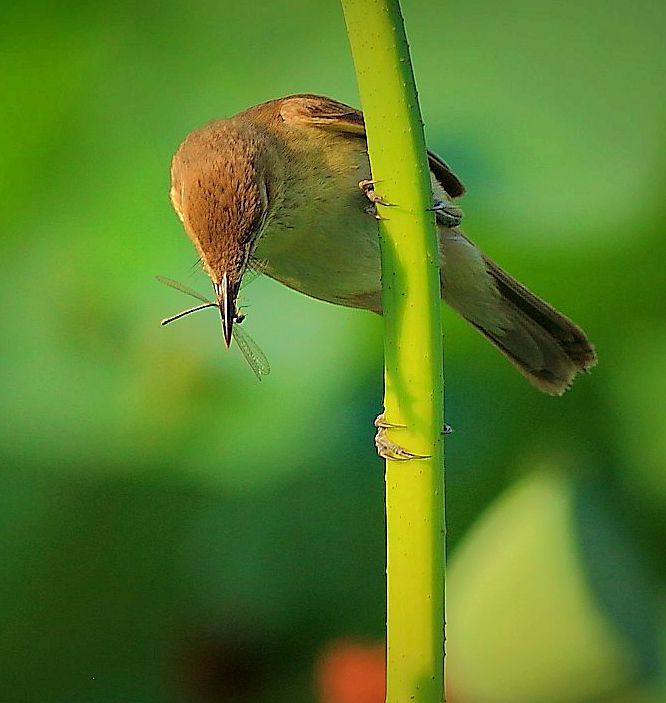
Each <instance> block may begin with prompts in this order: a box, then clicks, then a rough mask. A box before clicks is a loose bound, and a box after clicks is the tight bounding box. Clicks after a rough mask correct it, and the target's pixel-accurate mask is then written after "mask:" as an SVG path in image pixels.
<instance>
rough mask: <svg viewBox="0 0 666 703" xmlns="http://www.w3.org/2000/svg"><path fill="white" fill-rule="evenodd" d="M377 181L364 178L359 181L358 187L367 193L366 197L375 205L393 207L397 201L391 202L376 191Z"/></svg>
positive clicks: (364, 193)
mask: <svg viewBox="0 0 666 703" xmlns="http://www.w3.org/2000/svg"><path fill="white" fill-rule="evenodd" d="M376 183H379V181H369V180H363V181H359V182H358V187H359V188H360V189H361V192H362V193H363V195H365V197H366V198H367V199H368V200H369V201H370V202H371V203H372V204H373V205H384V206H385V207H392V206H393V205H394V204H395V203H389V202H388V201H387V200H384V198H382V196H381V195H379V194H377V193H375V184H376Z"/></svg>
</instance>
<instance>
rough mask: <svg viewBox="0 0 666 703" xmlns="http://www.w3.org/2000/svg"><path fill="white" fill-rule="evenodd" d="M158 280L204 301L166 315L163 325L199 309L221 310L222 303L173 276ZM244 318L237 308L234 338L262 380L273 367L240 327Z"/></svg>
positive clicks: (158, 277)
mask: <svg viewBox="0 0 666 703" xmlns="http://www.w3.org/2000/svg"><path fill="white" fill-rule="evenodd" d="M157 280H158V281H159V282H160V283H163V284H164V285H165V286H169V288H175V289H176V290H179V291H180V292H181V293H185V294H186V295H189V296H191V297H192V298H196V299H197V300H200V301H201V303H202V304H201V305H195V306H194V307H192V308H188V309H187V310H183V311H182V312H179V313H177V314H176V315H171V317H165V318H164V319H163V320H162V321H161V323H160V324H161V325H168V324H169V323H170V322H173V321H174V320H178V319H180V318H181V317H185V315H189V314H190V313H193V312H198V311H199V310H205V309H206V308H217V309H218V310H220V303H214V302H213V301H212V300H209V299H208V298H206V296H204V295H201V293H198V292H197V291H195V290H194V289H192V288H189V287H188V286H186V285H184V284H182V283H179V282H178V281H174V280H173V279H171V278H166V277H165V276H157ZM245 283H247V281H245ZM244 319H245V314H244V313H243V312H241V311H240V310H239V309H236V311H235V315H234V322H235V323H236V326H235V327H234V333H233V339H234V340H235V341H236V345H237V346H238V348H239V349H240V351H241V354H242V355H243V356H244V357H245V361H247V363H248V365H249V366H250V368H251V369H252V371H253V372H254V375H255V376H256V377H257V378H258V379H259V380H260V381H261V379H262V376H268V374H269V373H270V371H271V367H270V364H269V363H268V359H267V358H266V355H265V354H264V352H263V351H261V348H260V347H259V345H258V344H257V343H256V342H255V341H254V339H252V337H250V335H249V334H248V333H247V332H245V331H244V330H242V329H241V328H240V327H238V325H239V324H240V323H241V322H243V320H244Z"/></svg>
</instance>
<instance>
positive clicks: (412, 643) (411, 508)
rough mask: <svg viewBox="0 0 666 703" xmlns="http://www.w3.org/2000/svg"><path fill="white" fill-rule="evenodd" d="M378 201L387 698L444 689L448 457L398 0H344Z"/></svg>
mask: <svg viewBox="0 0 666 703" xmlns="http://www.w3.org/2000/svg"><path fill="white" fill-rule="evenodd" d="M341 2H342V7H343V10H344V14H345V20H346V23H347V32H348V35H349V40H350V43H351V48H352V54H353V57H354V63H355V66H356V75H357V79H358V87H359V93H360V97H361V103H362V106H363V110H364V112H365V122H366V129H367V136H368V148H369V154H370V164H371V167H372V177H373V179H374V180H376V181H377V183H376V184H375V191H376V192H377V193H378V194H379V195H381V197H382V198H383V199H384V200H386V201H387V202H389V203H392V204H393V206H392V207H385V206H382V205H378V207H377V209H378V213H379V215H380V216H381V217H382V218H385V219H382V220H380V222H379V229H380V238H381V249H382V286H383V293H382V302H383V309H384V325H385V332H384V338H385V398H384V407H385V412H386V420H387V421H388V422H390V423H393V424H395V425H404V426H405V428H404V429H391V430H389V438H390V439H391V440H392V441H393V442H394V443H396V444H398V445H400V446H401V447H403V448H404V449H406V450H408V451H410V452H413V453H416V454H421V455H427V456H428V457H429V458H427V459H412V460H410V461H387V462H386V519H387V696H386V700H387V703H409V702H410V701H415V702H416V703H441V701H442V700H444V691H443V689H444V681H443V678H444V676H443V664H444V572H445V523H444V461H443V459H444V457H443V440H442V435H441V431H442V427H443V414H444V407H443V406H444V401H443V395H444V394H443V383H444V380H443V373H442V341H441V340H442V334H441V321H440V284H439V264H438V262H439V251H438V246H437V237H436V229H435V219H434V215H433V213H432V212H431V211H429V208H432V192H431V186H430V178H429V172H428V165H427V159H426V149H425V139H424V135H423V124H422V121H421V114H420V110H419V104H418V98H417V94H416V87H415V83H414V76H413V72H412V65H411V60H410V56H409V47H408V45H407V39H406V36H405V30H404V25H403V20H402V15H401V12H400V5H399V2H398V0H341Z"/></svg>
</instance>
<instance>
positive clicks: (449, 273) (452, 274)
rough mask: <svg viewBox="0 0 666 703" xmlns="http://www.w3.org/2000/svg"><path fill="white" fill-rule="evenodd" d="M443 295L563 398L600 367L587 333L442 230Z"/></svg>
mask: <svg viewBox="0 0 666 703" xmlns="http://www.w3.org/2000/svg"><path fill="white" fill-rule="evenodd" d="M440 235H441V237H440V241H441V249H442V262H441V271H442V295H443V297H444V299H445V301H446V302H447V303H448V304H449V305H451V307H453V308H454V309H455V310H456V311H457V312H459V313H460V314H461V315H462V316H463V317H464V318H465V319H466V320H467V321H468V322H470V323H471V324H472V325H474V327H476V328H477V329H478V330H479V331H480V332H481V333H482V334H483V335H484V336H485V337H486V338H487V339H489V340H490V341H491V342H492V343H493V344H494V345H495V346H496V347H497V348H498V349H499V350H500V351H501V352H502V353H503V354H504V355H505V356H506V357H507V358H508V359H509V361H510V362H511V363H512V364H513V365H514V366H515V367H516V368H517V369H518V370H519V371H520V373H522V374H523V376H525V377H526V378H527V379H528V381H530V383H532V384H533V385H534V386H536V387H537V388H539V390H542V391H544V392H546V393H550V394H551V395H561V394H562V393H564V391H565V390H567V388H569V386H570V385H571V383H572V382H573V380H574V377H575V376H576V374H577V373H579V372H581V371H588V370H589V369H591V368H592V367H593V366H594V365H595V364H596V363H597V355H596V352H595V350H594V347H593V346H592V344H590V342H589V340H588V339H587V337H586V335H585V332H583V330H582V329H580V327H578V326H577V325H575V324H574V323H573V322H572V321H571V320H569V319H568V318H566V317H565V316H564V315H562V314H561V313H559V312H558V311H557V310H555V308H553V307H552V306H550V305H549V304H548V303H546V302H545V301H543V300H541V298H539V297H537V296H536V295H534V293H532V292H530V291H529V290H527V288H525V287H524V286H523V285H521V284H520V283H518V281H516V280H515V279H514V278H512V277H511V276H510V275H509V274H508V273H506V271H504V270H503V269H501V268H500V267H499V266H498V265H497V264H496V263H495V262H494V261H492V260H491V259H489V258H488V257H487V256H485V255H484V254H483V253H482V252H481V251H480V250H479V249H477V248H476V246H475V245H474V244H473V243H472V242H471V241H470V240H469V239H467V238H466V237H465V235H464V234H463V233H462V232H460V230H457V229H453V230H448V231H445V232H442V231H441V230H440Z"/></svg>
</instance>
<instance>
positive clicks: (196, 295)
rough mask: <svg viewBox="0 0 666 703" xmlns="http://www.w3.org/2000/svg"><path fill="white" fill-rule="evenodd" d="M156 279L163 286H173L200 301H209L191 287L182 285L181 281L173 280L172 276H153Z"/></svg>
mask: <svg viewBox="0 0 666 703" xmlns="http://www.w3.org/2000/svg"><path fill="white" fill-rule="evenodd" d="M155 278H157V280H158V281H159V282H160V283H163V284H164V285H165V286H169V288H175V289H176V290H179V291H180V292H181V293H185V295H191V296H192V297H193V298H196V299H197V300H200V301H201V302H202V303H210V302H211V301H210V300H208V298H206V297H205V296H204V295H201V293H197V291H195V290H194V289H193V288H189V287H188V286H186V285H183V284H182V283H179V282H178V281H174V280H173V278H167V277H166V276H155Z"/></svg>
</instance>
